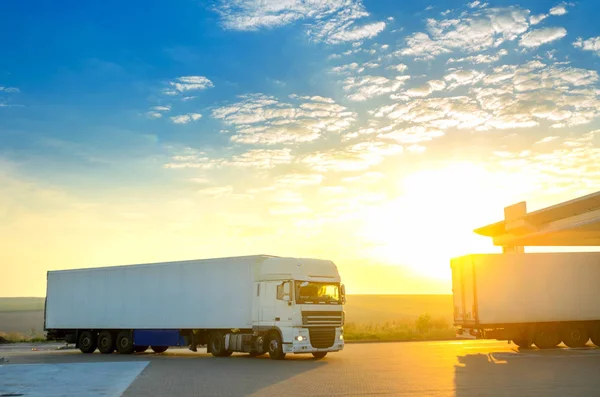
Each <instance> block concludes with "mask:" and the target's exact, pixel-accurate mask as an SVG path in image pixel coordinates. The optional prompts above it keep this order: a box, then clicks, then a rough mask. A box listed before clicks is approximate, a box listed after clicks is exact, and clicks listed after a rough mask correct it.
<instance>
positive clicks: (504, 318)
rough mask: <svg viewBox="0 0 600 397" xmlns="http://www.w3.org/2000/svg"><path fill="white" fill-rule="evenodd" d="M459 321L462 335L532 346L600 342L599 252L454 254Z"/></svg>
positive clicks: (454, 292) (453, 274)
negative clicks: (458, 256) (456, 256)
mask: <svg viewBox="0 0 600 397" xmlns="http://www.w3.org/2000/svg"><path fill="white" fill-rule="evenodd" d="M451 267H452V289H453V296H454V323H455V325H457V326H459V327H461V329H462V330H461V334H462V335H467V336H468V335H470V336H473V337H483V338H493V339H505V340H512V341H513V342H514V343H515V344H517V345H519V346H522V347H528V346H530V345H531V344H535V345H537V346H538V347H540V348H548V347H554V346H556V345H558V344H559V343H560V342H561V341H562V342H564V343H565V344H566V345H567V346H570V347H580V346H584V345H585V344H586V343H587V342H588V340H589V339H591V341H592V342H593V343H594V344H596V345H598V346H600V305H598V302H599V301H600V289H599V286H600V253H599V252H585V253H539V254H517V253H510V254H498V255H468V256H464V257H460V258H456V259H453V260H452V262H451Z"/></svg>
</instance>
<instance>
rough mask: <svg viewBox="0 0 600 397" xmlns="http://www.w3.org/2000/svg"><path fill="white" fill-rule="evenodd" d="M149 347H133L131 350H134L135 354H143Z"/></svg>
mask: <svg viewBox="0 0 600 397" xmlns="http://www.w3.org/2000/svg"><path fill="white" fill-rule="evenodd" d="M149 347H150V346H134V347H133V350H134V351H135V352H136V353H143V352H145V351H146V350H148V348H149Z"/></svg>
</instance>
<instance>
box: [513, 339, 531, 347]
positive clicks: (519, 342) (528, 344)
mask: <svg viewBox="0 0 600 397" xmlns="http://www.w3.org/2000/svg"><path fill="white" fill-rule="evenodd" d="M512 343H514V344H515V345H517V346H518V347H519V349H529V348H531V342H530V341H528V340H527V339H513V341H512Z"/></svg>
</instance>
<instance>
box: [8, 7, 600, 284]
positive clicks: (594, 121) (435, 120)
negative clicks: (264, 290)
mask: <svg viewBox="0 0 600 397" xmlns="http://www.w3.org/2000/svg"><path fill="white" fill-rule="evenodd" d="M0 14H1V15H3V16H5V18H4V22H3V24H2V26H0V37H2V39H0V42H1V47H0V49H1V51H2V54H3V56H2V57H0V87H1V88H0V194H1V195H2V198H1V199H0V220H1V221H2V223H3V225H4V226H3V227H0V237H4V238H5V241H9V240H10V241H13V242H15V245H14V247H13V249H12V250H13V251H12V252H11V253H3V254H0V262H3V263H12V264H13V266H14V267H19V268H22V269H24V270H23V271H17V270H15V273H14V277H15V279H18V280H21V282H22V280H23V278H24V277H25V276H26V273H27V271H34V270H33V269H36V271H41V270H40V269H47V268H52V267H80V266H87V265H90V266H91V265H101V264H120V263H125V262H128V261H131V262H142V261H154V260H163V259H165V260H170V259H179V258H181V259H187V258H189V257H206V256H217V255H229V254H245V253H255V251H260V252H266V253H277V254H283V255H286V254H287V255H299V256H300V255H312V256H328V257H332V258H334V259H337V260H339V261H341V262H343V263H347V265H346V268H347V269H348V270H347V273H348V274H349V277H351V278H352V277H355V279H356V280H357V283H355V285H358V286H357V287H355V288H356V289H355V290H356V291H361V292H372V291H371V290H372V288H371V287H370V286H369V285H368V284H366V283H362V284H361V283H360V282H359V280H360V278H361V277H362V275H363V272H364V271H366V270H365V269H368V267H366V266H380V267H382V269H383V268H385V269H387V270H381V272H382V273H381V274H388V273H389V271H390V270H389V268H390V266H395V267H394V268H393V269H394V270H393V271H392V272H396V271H398V270H397V269H398V268H399V269H405V270H402V271H406V272H408V273H410V274H411V275H412V276H411V277H417V278H418V277H421V276H426V277H429V278H430V279H442V280H443V279H444V277H446V278H447V275H448V271H447V267H448V266H447V261H446V260H445V259H444V258H445V257H447V256H451V255H455V254H459V253H464V252H467V251H468V250H471V249H487V248H486V247H487V246H486V245H485V244H484V243H483V242H481V241H479V240H471V239H472V237H471V236H470V234H471V229H472V228H473V227H476V226H480V225H482V224H483V223H485V222H487V221H494V220H496V219H497V218H498V217H500V216H501V214H502V212H501V208H502V206H504V205H508V204H511V203H512V202H513V201H517V200H518V201H520V200H528V202H530V203H531V205H533V206H541V205H547V204H552V203H555V202H557V201H560V200H563V199H568V198H571V197H574V196H577V195H579V194H584V193H587V192H590V191H594V190H598V187H599V186H600V176H599V175H600V169H599V168H598V167H599V166H598V164H600V161H598V160H599V159H600V158H599V156H600V154H599V150H600V149H599V146H598V145H599V144H600V141H599V140H600V138H599V135H600V134H598V133H596V132H595V131H596V130H597V129H598V118H597V116H598V114H599V112H600V102H599V98H598V93H599V91H598V89H599V86H598V73H597V71H598V66H599V63H598V62H599V59H600V58H599V55H600V37H599V36H600V31H599V30H598V28H597V23H596V21H597V18H598V7H597V5H596V4H595V2H593V1H580V2H558V1H530V2H521V3H517V2H514V1H488V2H483V1H479V2H478V1H473V2H462V1H444V2H437V3H436V2H430V3H423V2H396V3H394V4H392V3H390V2H389V1H360V0H323V1H316V0H315V1H307V0H305V1H300V0H286V1H275V0H273V1H270V0H264V1H258V0H247V1H242V0H223V1H216V2H211V1H183V0H181V1H176V2H171V3H166V2H165V3H161V4H158V3H156V4H151V5H149V4H148V3H147V2H134V1H132V2H126V3H125V4H123V3H122V2H113V1H108V2H102V3H87V2H75V1H72V2H62V3H61V4H60V7H57V6H56V4H54V3H50V2H37V3H35V4H32V3H24V2H4V3H2V4H0ZM439 192H444V193H442V196H444V198H445V199H447V200H446V201H442V202H441V204H440V202H439V200H438V201H435V200H434V199H433V197H434V196H435V197H437V198H438V199H439V195H440V193H439ZM448 192H457V193H459V194H454V195H449V194H448ZM448 196H453V197H448ZM432 206H433V207H435V210H433V214H431V208H430V207H432ZM2 207H4V209H5V210H4V211H3V210H2ZM407 208H411V209H410V210H407ZM466 212H468V214H462V213H466ZM416 213H430V216H436V217H437V218H436V219H438V220H439V219H441V221H440V222H441V223H440V225H441V226H438V227H437V231H436V232H432V231H431V230H427V229H426V228H424V227H422V226H421V225H422V223H423V222H422V220H421V219H420V218H419V217H417V216H416V215H415V214H416ZM449 214H453V215H449ZM456 214H462V215H461V216H462V217H461V218H460V220H459V219H458V218H455V216H458V215H456ZM456 222H459V223H460V222H462V224H461V225H460V226H456ZM456 227H459V228H460V230H459V231H458V232H457V233H458V234H459V235H460V236H461V237H460V238H458V237H457V239H458V240H456V241H454V240H453V242H452V244H444V243H441V240H444V239H445V238H446V237H447V235H448V233H452V232H451V230H453V229H455V228H456ZM395 236H405V237H406V238H407V239H408V241H410V242H409V244H408V245H409V246H411V247H413V248H411V249H406V250H405V251H407V253H406V254H404V253H403V252H400V251H402V250H398V249H397V246H396V245H397V237H395ZM134 237H135V238H134ZM412 240H414V241H412ZM126 242H127V243H126ZM99 244H101V245H102V246H103V247H104V248H103V249H98V245H99ZM183 244H185V245H186V247H185V248H181V246H182V245H183ZM440 244H441V245H442V246H444V247H445V248H444V249H440V250H439V256H435V255H433V256H431V257H428V258H425V259H423V258H419V252H418V250H419V249H423V248H425V249H426V247H430V246H432V245H440ZM32 245H33V246H36V247H39V249H38V250H36V253H35V254H34V253H29V254H27V255H22V252H23V247H25V246H32ZM72 246H77V247H79V248H77V249H73V248H69V249H64V247H72ZM57 247H63V249H62V250H60V253H58V252H59V251H57V249H58V248H57ZM111 247H112V248H111ZM123 252H126V254H123ZM2 255H5V257H2ZM49 258H52V259H49ZM33 262H35V263H36V264H35V265H33V264H32V263H33ZM17 265H18V266H17ZM27 269H29V270H27ZM386 272H388V273H386ZM403 274H404V273H403ZM440 274H441V276H440ZM404 276H406V275H405V274H404ZM14 284H15V285H20V284H19V283H14ZM0 285H1V283H0ZM40 285H41V281H39V280H38V281H37V284H35V286H33V287H32V291H37V290H36V288H37V289H40V288H41V287H40ZM430 285H431V290H432V291H438V290H443V289H444V288H446V287H445V286H444V285H445V284H439V283H437V281H435V282H434V281H431V284H430ZM440 285H442V286H441V287H440ZM386 288H387V289H386V291H388V292H402V291H400V290H393V288H392V287H389V288H388V287H386ZM406 288H408V287H406ZM350 290H351V289H350ZM405 292H406V290H405ZM15 293H16V292H15ZM32 293H33V292H32Z"/></svg>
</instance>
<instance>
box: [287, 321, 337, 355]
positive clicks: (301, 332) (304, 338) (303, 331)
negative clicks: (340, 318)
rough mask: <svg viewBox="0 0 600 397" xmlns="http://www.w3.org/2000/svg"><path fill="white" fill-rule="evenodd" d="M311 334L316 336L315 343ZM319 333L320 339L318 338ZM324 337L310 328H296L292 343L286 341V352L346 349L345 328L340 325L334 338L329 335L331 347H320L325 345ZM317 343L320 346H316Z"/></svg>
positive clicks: (328, 342) (328, 341)
mask: <svg viewBox="0 0 600 397" xmlns="http://www.w3.org/2000/svg"><path fill="white" fill-rule="evenodd" d="M311 334H312V335H313V337H315V341H314V343H313V342H311V339H310V336H311ZM317 335H318V337H319V340H318V341H317V340H316V336H317ZM323 339H324V338H323V337H322V336H321V335H319V334H318V331H317V332H314V331H312V332H311V331H310V330H309V329H308V328H296V329H295V330H294V338H293V340H292V342H291V343H284V345H283V351H284V352H285V353H296V354H297V353H316V352H337V351H340V350H343V349H344V330H343V328H341V327H339V328H336V329H335V336H334V338H333V339H331V337H329V339H328V340H327V342H326V343H325V344H326V345H330V344H331V345H330V346H329V347H320V346H323V345H324V342H323ZM313 344H316V345H317V346H319V347H315V346H314V345H313Z"/></svg>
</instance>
